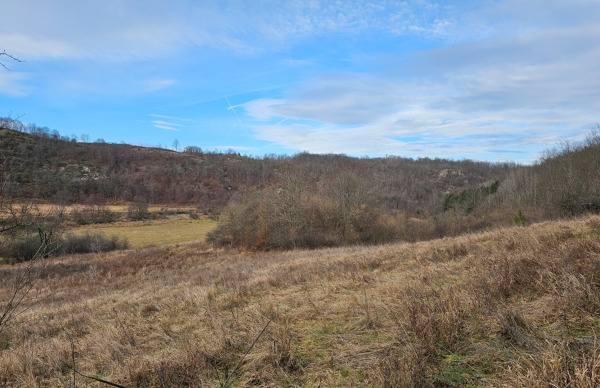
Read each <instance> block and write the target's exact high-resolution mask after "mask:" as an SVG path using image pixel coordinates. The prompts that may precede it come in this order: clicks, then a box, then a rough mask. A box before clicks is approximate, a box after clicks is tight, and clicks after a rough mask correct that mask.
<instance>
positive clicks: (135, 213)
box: [127, 200, 150, 221]
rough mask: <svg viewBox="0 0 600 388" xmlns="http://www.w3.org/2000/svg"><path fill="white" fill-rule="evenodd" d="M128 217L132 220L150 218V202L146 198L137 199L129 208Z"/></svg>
mask: <svg viewBox="0 0 600 388" xmlns="http://www.w3.org/2000/svg"><path fill="white" fill-rule="evenodd" d="M127 217H128V218H129V219H130V220H131V221H142V220H147V219H148V218H150V212H149V211H148V202H146V201H144V200H137V201H135V202H134V203H132V204H131V205H129V208H128V209H127Z"/></svg>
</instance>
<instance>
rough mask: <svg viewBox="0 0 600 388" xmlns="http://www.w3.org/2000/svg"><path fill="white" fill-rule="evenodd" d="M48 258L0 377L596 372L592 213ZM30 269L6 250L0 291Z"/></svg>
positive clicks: (426, 379)
mask: <svg viewBox="0 0 600 388" xmlns="http://www.w3.org/2000/svg"><path fill="white" fill-rule="evenodd" d="M46 264H47V268H46V270H45V275H44V277H43V279H42V280H41V281H40V282H39V283H38V284H37V287H36V292H35V293H33V294H32V295H31V296H32V298H30V299H28V300H26V302H25V305H24V306H23V307H24V308H26V310H24V311H22V313H21V314H20V315H19V316H18V317H17V318H16V319H15V320H14V321H13V322H12V324H11V325H10V326H8V327H7V328H6V329H5V330H4V331H2V332H1V333H0V386H7V387H73V386H77V387H84V386H89V387H100V386H101V385H100V384H98V383H95V382H93V381H91V380H88V379H86V378H84V377H81V376H79V375H76V376H75V377H74V376H73V372H72V367H73V365H74V363H75V366H76V367H77V369H78V370H80V371H81V372H82V373H84V374H87V375H91V376H96V377H100V378H103V379H107V380H110V381H113V382H116V383H119V384H122V385H124V386H128V387H183V386H185V387H254V386H261V387H298V386H302V387H315V388H316V387H483V386H486V387H488V386H489V387H590V388H591V387H597V386H600V335H599V333H600V217H590V218H585V219H580V220H573V221H560V222H547V223H542V224H536V225H532V226H530V227H513V228H507V229H501V230H497V231H494V232H486V233H479V234H471V235H465V236H461V237H457V238H446V239H441V240H435V241H430V242H422V243H414V244H390V245H384V246H371V247H346V248H335V249H324V250H314V251H293V252H267V253H244V252H237V251H224V250H213V249H207V248H206V245H205V244H193V243H192V244H182V245H179V246H176V245H170V246H163V247H150V248H142V249H136V250H130V251H120V252H113V253H108V254H90V255H83V256H69V257H60V258H56V259H52V260H51V261H48V262H47V263H46ZM20 268H21V267H19V266H13V267H11V266H0V301H1V300H5V299H2V298H6V296H7V295H8V294H10V292H11V288H10V284H11V283H10V282H9V281H8V279H10V278H11V276H13V274H18V273H20V272H19V270H20ZM261 333H262V334H261ZM253 343H254V346H252V345H253ZM236 365H239V367H238V368H237V369H236ZM226 376H230V377H229V378H227V377H226Z"/></svg>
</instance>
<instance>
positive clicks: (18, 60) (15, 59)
mask: <svg viewBox="0 0 600 388" xmlns="http://www.w3.org/2000/svg"><path fill="white" fill-rule="evenodd" d="M1 56H5V57H7V58H10V59H12V60H13V61H16V62H25V61H22V60H20V59H19V58H17V57H14V56H12V55H10V54H9V53H7V52H6V50H3V51H2V52H0V57H1ZM0 66H2V67H3V68H5V69H6V70H8V71H11V70H10V69H9V68H8V67H7V66H6V65H5V64H4V63H2V62H0Z"/></svg>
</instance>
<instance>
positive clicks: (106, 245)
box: [0, 233, 129, 263]
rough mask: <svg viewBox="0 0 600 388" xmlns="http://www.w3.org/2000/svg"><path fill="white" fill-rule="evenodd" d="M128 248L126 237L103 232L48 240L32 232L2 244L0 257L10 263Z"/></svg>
mask: <svg viewBox="0 0 600 388" xmlns="http://www.w3.org/2000/svg"><path fill="white" fill-rule="evenodd" d="M127 248H129V243H128V241H127V240H126V239H123V238H119V237H117V236H112V237H106V236H104V235H103V234H101V233H86V234H83V235H76V234H66V235H64V236H57V237H51V239H47V240H44V237H43V236H42V235H41V234H39V233H38V234H35V233H30V234H26V235H23V236H20V237H17V238H14V239H11V240H10V241H8V242H7V243H5V244H2V245H1V246H0V258H4V259H5V260H7V261H8V262H9V263H20V262H26V261H30V260H34V259H36V258H39V257H40V256H45V257H50V256H60V255H66V254H76V253H77V254H83V253H99V252H108V251H114V250H119V249H127Z"/></svg>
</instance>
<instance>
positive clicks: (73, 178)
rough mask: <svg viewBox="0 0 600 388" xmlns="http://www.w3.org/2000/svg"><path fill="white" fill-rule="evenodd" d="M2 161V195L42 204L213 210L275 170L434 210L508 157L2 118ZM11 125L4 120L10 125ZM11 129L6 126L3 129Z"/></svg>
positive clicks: (396, 206)
mask: <svg viewBox="0 0 600 388" xmlns="http://www.w3.org/2000/svg"><path fill="white" fill-rule="evenodd" d="M0 123H4V126H5V127H6V128H5V129H0V155H1V159H2V160H0V162H2V163H5V165H4V168H5V170H6V173H8V174H10V177H11V179H10V186H9V188H8V189H7V190H6V192H5V194H6V195H9V196H11V197H15V198H31V199H35V200H37V201H46V202H50V203H62V204H72V203H96V202H103V203H104V202H108V203H117V202H131V201H135V200H144V201H146V202H148V203H155V204H188V205H190V204H191V205H195V206H197V207H198V209H199V210H200V211H202V212H204V213H219V212H220V210H221V209H222V208H223V206H225V205H226V204H227V203H229V201H230V200H231V199H232V198H239V197H243V195H245V193H249V192H253V191H256V190H260V189H263V188H265V187H267V186H270V185H276V184H277V182H278V180H279V178H280V175H281V173H282V172H287V171H290V170H293V171H299V172H302V173H303V174H305V181H304V184H305V186H306V187H307V188H309V189H316V188H317V187H319V185H322V184H323V183H324V182H328V181H332V180H335V179H336V177H338V176H340V175H341V174H344V173H350V174H352V175H354V176H358V177H360V178H361V179H362V180H364V182H365V185H367V186H368V187H369V190H370V191H371V192H372V193H374V195H375V197H376V202H377V203H378V204H380V205H381V206H384V207H385V208H386V209H388V211H390V212H393V211H402V212H404V211H408V212H411V213H414V214H416V213H417V212H419V213H421V212H439V210H440V209H441V207H440V206H441V205H440V204H441V201H442V199H443V196H444V195H445V194H446V193H448V192H451V191H454V190H461V189H464V188H472V187H477V186H478V185H481V184H484V183H486V182H490V181H495V180H502V179H503V178H504V177H506V175H507V174H508V172H509V171H510V170H511V168H513V167H514V166H510V165H495V164H489V163H484V162H473V161H468V160H466V161H449V160H441V159H428V158H423V159H419V160H413V159H406V158H399V157H388V158H373V159H365V158H353V157H348V156H344V155H311V154H306V153H302V154H298V155H295V156H275V155H270V156H265V157H261V158H251V157H246V156H242V155H240V154H237V153H234V152H227V153H218V152H206V151H203V150H202V149H201V148H200V147H187V148H186V149H184V150H183V152H175V151H170V150H166V149H159V148H145V147H137V146H131V145H126V144H107V143H103V142H95V143H82V142H77V141H74V140H73V139H69V138H68V137H62V136H60V135H59V134H58V132H56V131H52V132H51V131H49V130H48V129H47V128H39V127H36V126H31V125H30V126H26V125H23V124H20V123H18V122H16V123H15V122H14V121H13V122H9V121H7V119H4V121H2V120H0ZM9 124H10V125H9ZM9 127H10V128H18V129H20V130H19V131H17V130H12V129H8V128H9Z"/></svg>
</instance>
